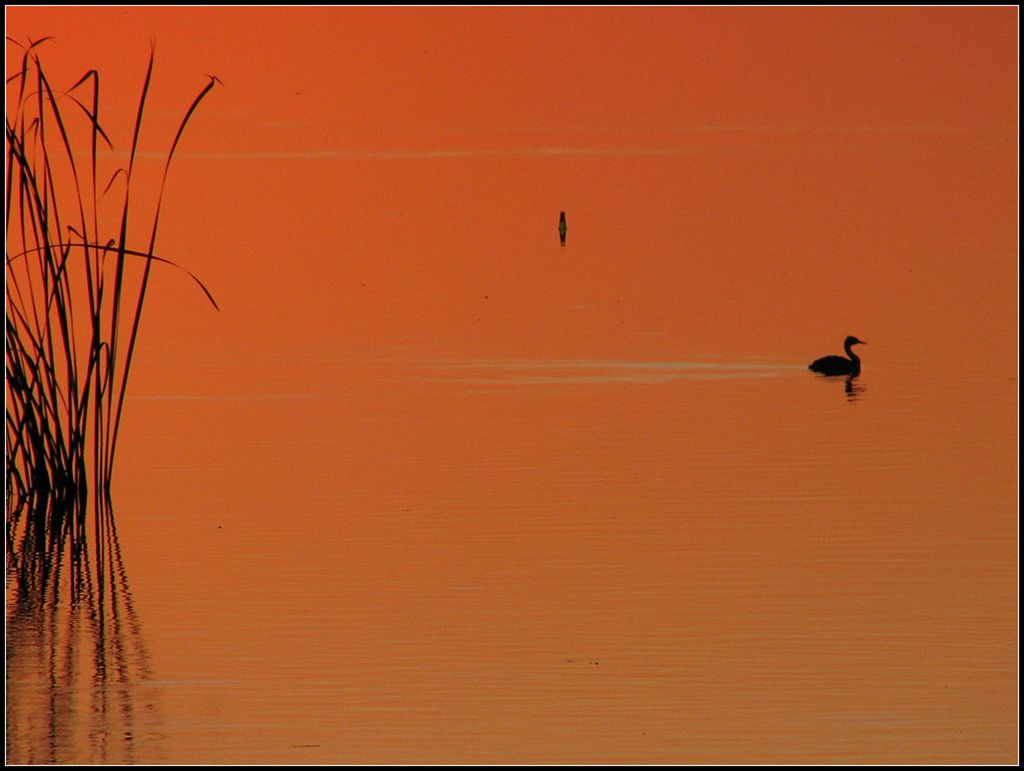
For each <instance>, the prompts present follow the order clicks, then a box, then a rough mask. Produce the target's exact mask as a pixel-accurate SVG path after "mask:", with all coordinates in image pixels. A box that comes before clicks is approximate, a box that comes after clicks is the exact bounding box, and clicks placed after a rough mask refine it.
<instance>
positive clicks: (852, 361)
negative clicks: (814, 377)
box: [807, 335, 867, 375]
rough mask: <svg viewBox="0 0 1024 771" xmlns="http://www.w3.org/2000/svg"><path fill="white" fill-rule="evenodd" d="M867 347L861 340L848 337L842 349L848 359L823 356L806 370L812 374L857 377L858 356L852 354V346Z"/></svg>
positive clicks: (858, 367)
mask: <svg viewBox="0 0 1024 771" xmlns="http://www.w3.org/2000/svg"><path fill="white" fill-rule="evenodd" d="M855 345H867V343H865V342H864V341H863V340H858V339H857V338H856V337H854V336H853V335H850V336H849V337H847V338H846V340H844V341H843V349H844V350H845V351H846V355H847V356H849V357H850V358H848V359H844V358H843V357H842V356H824V357H822V358H820V359H816V360H815V361H813V362H811V364H810V365H809V366H808V367H807V369H809V370H811V371H812V372H820V373H822V374H823V375H859V374H860V356H858V355H857V354H855V353H854V352H853V346H855Z"/></svg>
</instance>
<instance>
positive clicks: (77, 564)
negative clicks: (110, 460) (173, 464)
mask: <svg viewBox="0 0 1024 771" xmlns="http://www.w3.org/2000/svg"><path fill="white" fill-rule="evenodd" d="M7 527H8V533H7V555H6V556H7V565H6V578H7V581H6V584H7V586H6V592H7V594H6V598H7V617H6V620H7V689H8V694H7V695H8V698H7V715H6V716H7V761H8V762H10V763H14V764H64V763H76V764H77V763H84V764H104V763H114V764H121V763H133V762H138V761H137V758H138V756H139V755H145V756H151V755H152V750H153V748H152V747H147V750H146V752H145V753H142V752H141V749H142V744H143V743H146V744H147V745H148V744H150V743H152V742H153V741H154V739H156V738H158V737H159V735H160V730H159V726H158V725H156V722H157V721H158V720H159V713H158V711H157V709H156V705H155V703H154V699H153V696H154V694H153V692H152V690H151V689H148V688H147V689H145V690H143V687H144V686H145V683H146V681H148V680H151V679H152V673H151V667H150V662H149V654H148V651H147V649H146V646H145V643H144V641H143V639H142V631H141V625H140V622H139V618H138V615H137V614H136V612H135V607H134V604H133V601H132V594H131V591H130V589H129V587H128V578H127V575H126V573H125V567H124V562H123V560H122V557H121V547H120V543H119V542H118V538H117V529H116V527H115V524H114V516H113V512H112V511H111V507H110V501H109V498H106V497H105V496H102V495H101V496H96V499H94V500H91V501H88V502H87V501H86V500H72V501H66V500H65V501H50V502H48V503H46V504H42V505H35V506H33V507H26V508H23V509H21V510H14V511H9V512H8V520H7ZM143 693H144V694H145V696H144V697H141V698H140V694H143Z"/></svg>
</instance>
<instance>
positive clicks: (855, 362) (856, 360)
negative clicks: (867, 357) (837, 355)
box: [843, 343, 860, 372]
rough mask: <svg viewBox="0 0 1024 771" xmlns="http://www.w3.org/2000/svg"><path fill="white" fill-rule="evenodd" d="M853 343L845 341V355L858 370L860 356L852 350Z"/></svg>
mask: <svg viewBox="0 0 1024 771" xmlns="http://www.w3.org/2000/svg"><path fill="white" fill-rule="evenodd" d="M853 346H854V343H847V344H846V345H844V346H843V348H845V349H846V355H847V356H849V357H850V361H852V362H853V366H854V367H855V368H856V369H857V371H858V372H860V356H858V355H857V354H855V353H854V352H853Z"/></svg>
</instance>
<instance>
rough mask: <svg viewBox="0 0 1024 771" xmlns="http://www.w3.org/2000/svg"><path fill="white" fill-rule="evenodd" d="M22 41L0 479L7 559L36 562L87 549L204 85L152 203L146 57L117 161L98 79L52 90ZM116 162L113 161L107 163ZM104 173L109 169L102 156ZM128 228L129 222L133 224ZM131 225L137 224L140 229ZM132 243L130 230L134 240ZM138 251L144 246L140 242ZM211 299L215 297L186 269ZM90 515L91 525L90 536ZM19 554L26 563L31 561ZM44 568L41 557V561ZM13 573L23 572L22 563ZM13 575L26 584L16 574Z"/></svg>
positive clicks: (11, 82)
mask: <svg viewBox="0 0 1024 771" xmlns="http://www.w3.org/2000/svg"><path fill="white" fill-rule="evenodd" d="M47 40H50V38H43V39H42V40H36V41H29V42H28V43H27V44H26V45H21V44H18V43H16V42H15V41H10V42H13V43H14V44H15V45H18V46H19V48H21V50H22V56H21V60H20V68H19V69H18V70H17V71H15V72H14V73H13V74H11V75H9V77H8V79H7V89H8V91H7V115H6V138H7V142H6V145H7V180H6V182H7V186H6V204H7V209H6V232H7V242H6V258H7V259H6V277H5V278H6V292H5V294H6V318H5V325H6V326H5V356H4V359H5V361H4V363H5V374H6V378H5V381H6V387H5V391H6V394H5V397H6V399H5V401H6V422H5V448H4V450H5V454H4V460H5V477H6V479H5V482H6V487H5V491H6V501H5V502H6V509H7V517H6V527H7V533H6V535H7V538H6V543H7V556H8V560H9V565H8V568H9V570H10V560H11V558H12V557H13V558H14V559H15V561H18V558H19V556H20V557H21V558H22V561H24V560H28V559H37V560H38V559H39V558H41V557H43V558H45V557H46V555H53V554H55V553H56V552H58V551H60V549H62V548H63V544H65V543H66V542H67V540H68V539H69V538H70V542H71V546H72V548H78V546H80V545H81V544H83V543H84V542H85V538H86V535H87V533H86V528H87V510H88V508H89V506H88V505H87V503H88V498H89V496H90V492H91V493H92V494H93V495H94V496H96V497H97V498H99V497H104V496H105V497H106V499H107V501H106V503H105V504H104V506H103V507H101V508H102V509H103V510H109V505H108V504H109V494H110V482H111V476H112V471H113V467H114V457H115V450H116V447H117V437H118V431H119V428H120V426H121V418H122V414H123V410H124V403H125V393H126V389H127V385H128V380H129V375H130V372H131V366H132V358H133V355H134V353H135V350H136V344H137V342H138V334H139V325H140V320H141V318H142V309H143V306H144V303H145V299H146V293H147V289H148V287H149V281H150V277H151V271H152V269H153V268H154V267H155V266H156V265H170V266H173V267H175V268H177V269H180V270H184V268H181V266H179V265H177V264H176V263H174V262H172V261H170V260H168V259H166V258H164V257H161V256H158V255H157V254H156V237H157V229H158V225H159V221H160V213H161V205H162V202H163V194H164V189H165V187H166V182H167V175H168V171H169V170H170V165H171V160H172V158H173V156H174V153H175V150H176V149H177V147H178V144H179V141H180V140H181V138H182V134H183V133H184V131H185V127H186V125H187V124H188V122H189V120H190V119H191V117H192V115H193V113H194V112H195V110H196V108H197V107H198V106H199V104H200V102H202V100H203V99H204V98H205V97H206V95H207V94H208V93H209V92H210V90H211V89H212V88H213V87H214V85H215V83H218V82H219V81H218V80H217V78H216V77H214V76H208V77H209V78H210V80H209V82H208V83H207V84H206V85H205V87H204V88H202V89H201V90H200V91H199V93H198V95H197V96H196V97H195V98H194V100H193V101H192V103H191V105H190V106H189V107H188V109H187V110H186V111H185V113H184V117H183V118H182V120H181V122H180V124H179V125H178V128H177V132H176V133H175V135H174V139H173V141H172V142H171V144H170V149H169V150H168V152H167V155H166V158H165V160H164V164H163V174H162V177H160V181H159V186H158V188H156V190H157V194H156V199H155V200H156V204H155V208H150V213H149V215H148V217H147V216H146V215H145V214H140V212H139V211H137V210H138V209H140V208H142V207H141V206H140V205H138V204H137V202H136V200H135V198H136V197H135V196H133V191H135V190H136V189H137V184H136V186H135V187H133V181H134V178H135V176H136V175H137V172H138V167H139V164H138V163H137V161H138V159H139V156H140V150H139V136H140V131H141V128H142V123H143V115H144V113H145V107H146V99H147V95H148V94H149V89H150V84H151V80H152V75H153V64H154V53H153V51H152V50H151V51H150V56H149V63H148V66H147V68H146V73H145V79H144V81H143V85H142V89H141V94H140V96H139V99H138V104H137V106H136V109H135V119H134V124H133V128H132V136H131V144H130V149H129V150H128V152H127V155H126V156H125V158H126V160H125V162H124V165H123V166H120V167H119V168H116V169H113V171H112V173H111V169H110V168H108V166H107V165H104V166H102V168H101V163H100V161H101V155H103V154H104V153H106V156H108V157H109V156H110V155H111V153H110V152H107V151H114V149H115V148H114V143H113V142H112V141H111V138H110V137H109V136H108V133H107V131H106V130H105V129H104V127H103V121H102V120H101V114H100V109H101V103H100V74H99V73H98V72H97V71H95V70H89V71H88V72H86V73H85V74H84V75H83V76H82V77H81V78H80V79H78V81H77V82H75V83H74V84H73V85H71V87H70V88H67V89H66V90H63V91H60V90H58V89H57V88H55V87H54V85H53V84H52V83H51V81H50V79H49V78H48V77H47V75H46V72H45V71H44V67H43V65H42V62H41V60H40V57H39V53H38V52H39V46H40V44H42V43H44V42H46V41H47ZM115 157H116V156H115ZM107 163H108V164H109V161H107ZM130 222H131V226H130V224H129V223H130ZM139 222H142V223H143V224H142V226H141V227H140V225H139ZM139 232H141V233H142V234H143V235H142V236H141V237H140V236H136V237H135V238H136V241H135V242H133V241H132V239H131V238H130V237H129V234H130V233H139ZM140 242H141V243H140ZM185 272H186V273H188V275H189V276H191V277H192V279H193V280H194V281H195V282H196V283H197V284H198V285H199V287H200V288H201V289H202V291H203V292H204V293H205V294H206V297H207V298H208V299H209V301H210V302H211V303H212V304H213V305H214V307H215V308H216V307H217V304H216V302H215V301H214V298H213V296H212V295H211V294H210V292H209V290H207V288H206V287H205V286H204V285H203V283H202V282H201V281H200V280H199V279H198V278H197V277H196V276H195V275H193V274H192V273H191V272H189V271H187V270H186V271H185ZM99 522H100V517H99V514H98V513H97V518H96V523H95V529H96V535H97V537H98V536H99V527H100V525H99ZM29 555H33V556H32V557H29ZM49 561H50V560H47V559H43V560H42V562H43V563H46V562H49ZM22 567H25V565H23V566H22ZM22 578H23V579H24V578H27V577H26V576H24V574H22Z"/></svg>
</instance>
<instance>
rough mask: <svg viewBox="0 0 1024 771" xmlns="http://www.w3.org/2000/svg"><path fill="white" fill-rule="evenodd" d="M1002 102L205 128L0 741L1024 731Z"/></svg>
mask: <svg viewBox="0 0 1024 771" xmlns="http://www.w3.org/2000/svg"><path fill="white" fill-rule="evenodd" d="M225 93H229V92H228V91H227V90H225ZM218 120H220V118H218ZM197 131H198V133H199V134H200V135H201V134H202V129H201V128H200V129H198V130H197ZM574 132H575V133H574ZM1015 141H1016V140H1015V136H1014V134H1013V133H1012V132H1009V133H1008V132H1005V131H1001V130H994V129H991V128H990V127H984V126H983V127H980V128H964V129H957V130H955V131H953V130H950V131H945V130H944V131H938V130H931V129H929V128H927V127H924V128H921V127H918V128H908V127H903V128H900V129H896V130H884V129H881V128H877V127H874V128H872V127H857V128H854V129H842V128H827V129H822V128H818V129H800V130H794V129H788V128H787V129H779V128H776V129H763V130H762V129H758V130H736V129H730V128H728V127H719V128H717V129H712V128H708V127H705V128H701V129H699V130H687V131H683V130H679V131H676V130H665V129H658V130H657V131H632V132H630V131H625V132H623V131H614V132H613V131H599V130H594V131H584V130H581V129H573V130H572V131H569V130H566V131H560V132H554V131H550V132H547V133H545V132H538V131H532V130H531V131H526V130H517V131H512V130H509V131H507V132H502V131H495V132H489V133H488V132H481V131H477V132H475V133H473V132H468V131H467V132H464V133H461V134H460V133H458V132H447V133H444V132H439V133H434V134H431V135H429V136H426V135H422V134H414V133H405V134H403V133H402V132H400V131H395V132H393V133H392V134H389V135H382V136H379V137H376V138H375V139H374V142H376V143H377V144H368V143H360V140H358V139H352V140H351V141H350V142H349V143H348V144H347V145H346V146H347V147H358V148H364V149H360V150H358V151H356V150H352V151H346V152H344V153H333V154H330V153H328V154H326V155H324V154H320V155H317V154H316V153H312V152H307V151H309V150H310V147H312V145H310V146H309V147H306V148H304V149H303V150H302V152H299V151H298V150H295V153H296V154H295V155H290V156H287V157H285V156H282V155H281V154H274V153H267V154H264V155H259V154H257V155H255V156H252V155H250V156H246V157H244V158H242V157H237V156H234V155H232V154H230V153H224V152H222V151H221V152H220V153H219V154H218V153H217V152H214V151H212V150H210V151H207V150H203V151H195V152H191V151H189V150H188V148H185V149H184V150H183V151H182V155H181V157H180V159H178V160H177V161H176V163H177V164H178V166H177V167H176V168H175V176H174V177H172V183H171V185H172V186H171V188H170V189H169V192H168V196H169V201H171V203H168V204H167V207H168V209H167V212H168V213H167V214H166V215H165V216H166V218H167V225H166V229H165V232H164V234H163V235H162V236H161V238H162V241H161V243H162V244H163V245H164V248H165V249H166V253H168V254H173V255H175V258H176V259H180V261H181V262H182V263H183V264H186V265H188V267H189V269H191V270H193V271H194V272H195V273H196V274H198V275H200V276H202V278H203V280H204V281H205V282H206V283H207V284H208V285H209V286H210V288H211V290H212V291H213V292H214V294H215V295H216V296H217V299H218V302H219V303H220V305H221V309H222V310H221V312H220V313H219V314H218V313H216V312H214V311H212V310H211V309H210V308H209V307H208V306H207V305H205V304H204V303H205V301H204V298H203V297H202V296H201V293H200V292H198V291H197V290H195V287H194V286H193V285H191V284H189V282H188V280H187V279H186V278H183V277H182V276H181V275H180V274H175V273H173V272H170V271H166V272H164V273H161V274H160V275H159V276H157V279H159V280H156V279H155V280H154V281H155V283H154V286H153V288H152V289H151V290H150V293H151V297H150V298H149V299H147V303H149V304H148V305H147V315H146V317H145V319H144V329H143V335H142V341H141V348H140V350H139V351H138V354H137V358H138V361H137V363H136V365H135V371H134V372H133V381H132V384H131V386H130V388H129V396H128V403H127V407H126V413H125V421H124V427H123V433H122V437H121V439H120V441H119V445H118V453H119V454H118V463H117V470H116V473H115V484H114V490H113V507H114V516H115V518H116V526H117V539H116V547H117V548H116V550H115V549H114V544H113V543H108V545H107V548H108V551H109V554H111V555H114V556H116V557H117V559H116V561H115V563H116V567H115V568H114V569H113V571H112V574H111V576H110V579H109V584H107V585H105V586H97V588H96V592H97V596H99V599H98V600H97V603H98V607H99V608H101V610H100V611H99V612H95V611H90V609H89V607H79V606H72V607H69V606H67V604H66V603H65V604H60V603H58V602H54V601H52V600H47V601H46V602H44V603H43V604H42V605H40V604H38V603H37V604H33V603H32V602H23V603H15V602H12V597H11V582H10V580H9V581H8V610H7V686H8V694H7V759H8V761H9V762H14V763H72V762H75V763H115V762H137V763H174V764H178V763H182V764H186V763H233V764H244V763H268V764H301V763H417V762H421V763H509V762H511V763H538V764H539V763H716V764H721V763H752V764H756V763H808V764H811V763H850V764H856V763H888V762H892V763H958V762H963V763H1012V762H1015V760H1016V758H1017V751H1018V749H1017V748H1018V739H1017V735H1018V719H1017V706H1018V692H1017V677H1018V636H1017V635H1018V633H1017V629H1018V612H1017V610H1018V590H1017V577H1018V561H1017V559H1018V518H1017V514H1018V504H1017V455H1018V444H1017V436H1018V434H1017V418H1018V380H1017V354H1016V348H1017V333H1016V318H1017V283H1016V278H1017V267H1016V265H1017V263H1016V259H1017V258H1016V221H1017V208H1016V193H1015V189H1016V188H1015V185H1016V180H1015V176H1016V175H1015V171H1016V144H1015ZM396 148H397V149H398V150H401V152H398V151H396ZM288 149H289V151H292V150H294V148H288ZM439 150H442V151H443V152H439ZM153 167H154V168H159V167H158V166H157V164H156V163H155V162H154V164H153ZM312 189H315V190H316V194H315V195H311V194H310V192H309V191H310V190H312ZM224 202H227V203H224ZM172 209H173V213H172ZM561 210H565V211H567V218H568V238H567V243H566V245H565V246H564V247H563V246H561V245H560V244H559V242H558V231H557V225H558V215H559V212H560V211H561ZM240 211H244V212H245V215H244V216H245V219H244V222H243V221H241V220H237V219H235V217H236V214H237V212H240ZM197 239H199V240H197ZM846 335H856V336H858V337H861V338H862V339H864V340H866V341H867V343H868V344H867V345H865V346H862V347H860V348H858V349H857V350H858V352H859V353H860V354H861V356H862V357H863V361H864V371H863V373H862V374H861V375H860V376H859V377H858V378H856V379H854V380H852V381H847V380H846V379H845V378H824V377H820V376H817V375H814V374H812V373H811V372H809V371H808V370H807V369H806V367H807V364H808V363H809V362H810V361H811V360H812V359H814V358H817V357H819V356H823V355H826V354H838V353H841V349H842V340H843V338H844V337H845V336H846Z"/></svg>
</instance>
